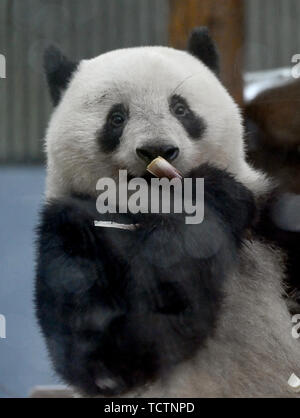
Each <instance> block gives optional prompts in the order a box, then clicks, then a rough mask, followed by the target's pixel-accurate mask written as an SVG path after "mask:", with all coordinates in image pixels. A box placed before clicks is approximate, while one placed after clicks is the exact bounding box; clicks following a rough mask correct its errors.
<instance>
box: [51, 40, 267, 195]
mask: <svg viewBox="0 0 300 418" xmlns="http://www.w3.org/2000/svg"><path fill="white" fill-rule="evenodd" d="M175 92H176V93H177V94H180V95H182V96H183V97H184V98H186V99H187V100H188V103H189V104H190V106H191V108H192V109H193V110H194V111H195V112H196V113H197V114H198V115H199V116H200V117H201V118H203V119H204V121H205V123H206V125H207V130H206V132H205V134H204V136H203V138H202V139H201V140H199V141H193V140H191V139H190V138H189V137H188V135H187V133H186V132H185V130H184V128H183V127H182V126H181V124H180V123H179V122H178V121H177V120H176V119H175V118H174V117H173V116H172V115H171V113H170V111H169V105H168V99H169V97H170V96H171V95H172V94H174V93H175ZM116 103H125V104H126V105H127V106H128V107H129V109H130V119H129V122H128V124H127V125H126V128H125V131H124V134H123V137H122V141H121V145H120V147H119V148H118V149H117V151H116V152H113V153H112V154H111V155H107V154H103V153H102V152H101V151H100V147H99V144H98V142H97V131H99V129H101V127H102V126H103V124H104V122H105V118H106V116H107V113H108V111H109V109H110V108H111V106H112V105H114V104H116ZM156 141H159V142H166V143H171V144H174V145H176V146H177V147H179V149H180V154H179V157H178V158H177V159H176V161H175V162H174V165H175V166H176V168H178V169H179V170H180V171H182V172H183V173H185V172H187V171H189V170H190V169H191V168H193V167H196V166H198V165H199V164H201V163H203V162H211V163H214V164H215V165H217V166H218V167H220V168H226V169H228V170H229V171H230V172H231V173H233V174H234V175H235V176H236V177H237V178H238V179H239V180H241V181H242V182H243V183H244V184H246V185H247V186H248V187H250V188H251V189H252V190H254V191H257V192H263V191H264V186H263V184H264V181H263V177H262V176H261V175H260V174H259V173H257V172H255V171H254V170H253V168H251V167H250V166H249V165H248V164H247V163H246V162H245V156H244V144H243V128H242V123H241V117H240V112H239V109H238V107H237V106H236V104H235V103H234V101H233V100H232V98H231V97H230V95H229V94H228V93H227V91H226V90H225V88H224V87H223V86H222V85H221V83H220V82H219V80H218V79H217V78H216V77H215V76H214V74H213V73H212V72H211V71H210V70H209V69H208V68H207V67H206V66H205V65H204V64H202V63H201V62H200V61H199V60H198V59H196V58H194V57H193V56H191V55H190V54H188V53H186V52H183V51H178V50H175V49H172V48H165V47H144V48H131V49H123V50H117V51H113V52H109V53H106V54H103V55H100V56H99V57H97V58H95V59H92V60H87V61H82V62H81V63H80V66H79V69H78V71H77V72H76V74H75V75H74V77H73V79H72V81H71V83H70V85H69V88H68V89H67V91H66V93H65V94H64V96H63V99H62V101H61V103H60V104H59V105H58V107H57V109H56V110H55V112H54V114H53V117H52V119H51V122H50V125H49V129H48V132H47V136H46V151H47V156H48V178H47V196H48V197H55V196H60V195H65V194H66V193H69V192H70V191H72V190H73V191H77V192H83V193H90V194H95V193H96V183H97V181H98V179H99V178H101V177H113V178H117V175H118V170H119V169H120V168H122V169H127V170H128V171H129V172H130V173H131V174H132V175H135V176H140V175H143V174H144V173H145V169H146V165H145V163H143V162H142V160H140V159H139V158H138V156H137V155H136V153H135V149H136V148H137V147H139V146H141V145H142V144H146V143H148V142H151V143H155V142H156Z"/></svg>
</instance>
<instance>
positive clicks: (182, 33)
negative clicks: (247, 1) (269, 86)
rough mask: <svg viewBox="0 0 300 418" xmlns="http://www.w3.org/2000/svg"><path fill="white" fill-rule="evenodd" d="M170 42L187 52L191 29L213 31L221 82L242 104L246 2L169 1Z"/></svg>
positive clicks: (226, 0)
mask: <svg viewBox="0 0 300 418" xmlns="http://www.w3.org/2000/svg"><path fill="white" fill-rule="evenodd" d="M169 1H170V23H169V43H170V45H172V46H174V47H175V48H181V49H184V48H185V46H186V40H187V37H188V35H189V32H190V31H191V29H192V28H193V27H195V26H200V25H204V26H207V27H208V28H209V30H210V33H211V35H212V37H213V38H214V39H215V41H216V43H217V45H218V47H219V51H220V55H221V79H222V81H223V83H224V84H225V86H226V87H227V88H228V90H229V91H230V93H231V94H232V96H233V97H234V98H235V100H236V101H237V102H238V103H239V104H240V105H242V103H243V100H242V98H243V81H242V72H243V45H244V13H243V11H244V7H243V0H169Z"/></svg>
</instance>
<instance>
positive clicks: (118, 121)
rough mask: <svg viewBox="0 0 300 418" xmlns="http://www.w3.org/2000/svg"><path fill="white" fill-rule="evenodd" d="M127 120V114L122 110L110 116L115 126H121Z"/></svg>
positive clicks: (112, 124)
mask: <svg viewBox="0 0 300 418" xmlns="http://www.w3.org/2000/svg"><path fill="white" fill-rule="evenodd" d="M125 121H126V117H125V115H124V114H123V113H120V112H114V113H113V114H112V115H111V117H110V124H111V126H112V127H113V128H120V127H121V126H123V125H124V123H125Z"/></svg>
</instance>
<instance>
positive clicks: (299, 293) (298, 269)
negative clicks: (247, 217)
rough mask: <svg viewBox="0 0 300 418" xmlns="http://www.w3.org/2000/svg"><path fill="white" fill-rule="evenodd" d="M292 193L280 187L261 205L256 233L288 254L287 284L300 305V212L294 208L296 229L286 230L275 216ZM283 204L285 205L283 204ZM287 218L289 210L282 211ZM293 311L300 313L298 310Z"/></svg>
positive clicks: (286, 262) (292, 297) (295, 300)
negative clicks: (285, 191)
mask: <svg viewBox="0 0 300 418" xmlns="http://www.w3.org/2000/svg"><path fill="white" fill-rule="evenodd" d="M290 196H291V195H289V194H285V193H282V192H281V191H280V189H279V188H278V189H274V190H273V192H272V193H271V194H270V195H269V196H268V197H267V199H266V200H265V201H264V202H263V204H261V205H260V216H259V222H258V223H257V224H256V225H255V231H256V233H257V234H258V235H259V236H261V237H263V238H264V239H267V240H268V241H270V242H272V243H273V245H275V246H277V247H279V248H280V249H281V250H282V251H283V253H284V254H285V256H286V259H285V267H286V280H285V285H286V288H287V291H288V293H289V295H290V297H291V299H292V300H293V301H294V302H296V303H297V304H298V305H300V261H299V254H300V231H299V225H300V213H299V209H298V208H297V207H295V208H294V218H295V215H296V216H297V217H298V223H297V222H295V219H294V225H295V230H293V231H291V230H286V229H283V228H282V227H281V226H280V223H278V220H277V219H276V217H275V216H274V215H275V214H276V211H277V210H276V207H277V206H278V204H280V202H281V203H284V202H285V201H288V199H289V198H290ZM281 206H283V205H281ZM280 215H281V216H282V217H283V218H284V219H285V220H288V219H289V213H288V212H287V210H286V211H285V213H284V211H283V213H280ZM293 313H299V307H298V311H296V312H293Z"/></svg>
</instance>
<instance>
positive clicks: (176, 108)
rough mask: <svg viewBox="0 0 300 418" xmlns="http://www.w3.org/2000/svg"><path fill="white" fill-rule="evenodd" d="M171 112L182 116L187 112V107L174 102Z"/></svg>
mask: <svg viewBox="0 0 300 418" xmlns="http://www.w3.org/2000/svg"><path fill="white" fill-rule="evenodd" d="M173 112H174V114H175V115H176V116H180V117H184V116H186V115H187V114H188V109H187V107H186V106H184V104H182V103H176V104H175V106H174V107H173Z"/></svg>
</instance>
